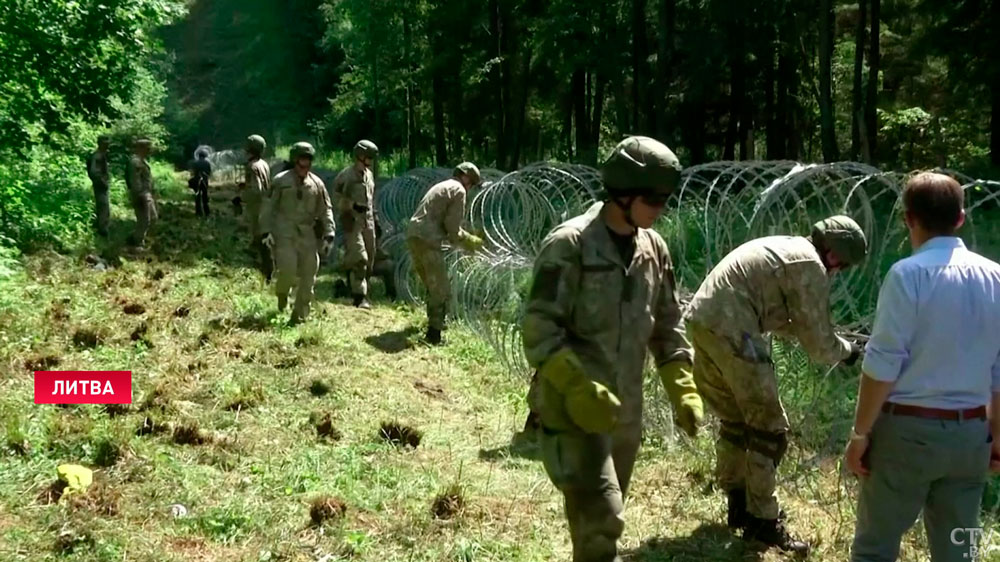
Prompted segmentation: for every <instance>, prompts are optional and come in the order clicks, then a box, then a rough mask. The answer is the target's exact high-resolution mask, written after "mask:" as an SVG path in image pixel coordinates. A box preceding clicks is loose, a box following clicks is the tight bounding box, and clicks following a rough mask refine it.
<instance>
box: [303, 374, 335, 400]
mask: <svg viewBox="0 0 1000 562" xmlns="http://www.w3.org/2000/svg"><path fill="white" fill-rule="evenodd" d="M331 390H333V389H332V388H331V387H330V385H329V384H328V383H327V382H326V381H324V380H323V379H313V381H312V384H310V385H309V394H312V395H313V396H315V397H317V398H319V397H321V396H326V395H327V394H330V391H331Z"/></svg>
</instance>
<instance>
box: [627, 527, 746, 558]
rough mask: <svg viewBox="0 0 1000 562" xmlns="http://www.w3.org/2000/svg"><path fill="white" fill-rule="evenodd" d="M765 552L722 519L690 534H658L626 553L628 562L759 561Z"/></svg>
mask: <svg viewBox="0 0 1000 562" xmlns="http://www.w3.org/2000/svg"><path fill="white" fill-rule="evenodd" d="M762 554H763V553H762V552H760V551H757V550H754V549H753V548H751V547H750V546H749V545H748V544H747V543H745V542H743V540H741V539H740V538H739V537H737V536H735V535H733V534H732V533H731V532H730V531H729V529H728V528H727V527H726V526H725V525H723V524H721V523H702V525H701V526H700V527H698V528H697V529H695V530H694V532H692V533H691V534H690V535H687V536H683V537H670V538H665V537H654V538H651V539H649V540H647V541H646V542H644V543H642V544H641V545H640V546H639V548H636V549H634V550H631V551H629V552H627V553H625V556H624V560H626V561H628V562H700V561H703V560H711V561H713V562H716V561H718V562H757V561H759V560H762V559H763V556H762Z"/></svg>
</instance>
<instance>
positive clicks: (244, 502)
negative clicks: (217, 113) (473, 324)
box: [0, 181, 920, 562]
mask: <svg viewBox="0 0 1000 562" xmlns="http://www.w3.org/2000/svg"><path fill="white" fill-rule="evenodd" d="M160 185H164V183H161V184H160ZM188 197H189V196H188V195H187V194H186V193H184V189H183V187H181V182H180V181H176V182H175V183H174V184H173V185H170V186H168V187H167V189H166V194H165V196H164V197H163V199H161V204H160V214H161V217H162V219H161V222H160V223H159V224H157V225H156V226H155V227H154V230H153V232H152V234H151V244H150V249H149V250H148V251H146V252H144V253H130V252H128V251H127V250H125V249H122V248H121V241H122V240H124V238H125V236H126V235H127V232H128V230H129V229H130V228H131V226H132V221H131V220H130V219H129V218H128V216H127V212H126V210H125V209H123V208H121V207H116V209H115V216H114V218H115V219H116V227H115V230H114V232H113V235H112V241H111V242H109V243H94V244H92V245H90V246H92V248H90V250H89V251H83V252H81V253H80V254H79V255H57V254H46V253H41V254H34V255H31V256H28V257H26V258H25V259H24V261H23V269H22V270H21V271H20V272H17V273H15V274H14V275H13V277H10V278H8V279H6V280H5V281H3V280H0V284H3V286H2V287H0V327H2V328H0V368H2V370H0V373H2V375H0V421H2V423H0V431H3V433H0V560H2V561H7V560H99V561H119V560H135V561H146V560H148V561H157V562H161V561H223V560H224V561H227V562H229V561H236V560H240V561H243V560H246V561H273V560H296V561H299V560H301V561H306V560H324V561H330V560H371V561H383V560H426V561H441V560H459V561H471V560H497V561H500V560H503V561H536V560H568V558H569V546H568V535H567V531H566V528H565V524H564V521H563V518H562V507H561V500H560V497H559V495H558V494H557V493H556V491H555V490H554V489H553V488H552V486H551V485H550V484H549V482H548V480H547V478H546V477H545V474H544V470H543V469H542V467H541V465H540V463H539V462H537V461H535V460H532V458H531V457H532V455H531V451H530V449H528V450H525V449H518V448H513V449H512V448H511V436H512V435H513V434H514V433H515V432H516V431H517V430H519V429H520V426H521V423H522V422H523V419H524V415H525V413H526V412H525V406H524V400H523V394H524V390H525V384H524V381H521V380H517V379H515V378H513V377H511V376H510V375H508V374H506V373H505V372H503V370H502V368H501V367H500V364H499V363H498V362H497V361H496V360H495V359H494V357H493V355H492V353H491V351H490V350H489V349H488V348H487V347H486V346H485V344H483V343H482V342H480V341H479V340H477V339H475V338H474V337H473V336H472V335H471V334H470V333H469V332H466V331H464V330H463V329H462V328H461V327H460V326H453V327H452V329H451V330H449V331H448V332H447V333H446V337H447V339H448V340H449V345H448V346H446V347H442V348H429V347H426V346H424V345H423V344H421V343H420V336H421V333H422V318H421V314H420V313H419V311H416V310H414V309H413V308H410V307H407V306H401V305H393V304H391V303H388V302H385V301H384V300H377V301H376V307H375V309H374V310H373V311H371V312H363V311H359V310H356V309H354V308H352V307H350V306H348V305H347V303H345V302H342V301H336V300H333V299H332V298H331V296H330V295H331V293H332V286H331V280H330V278H329V276H328V275H326V274H324V275H323V276H322V277H321V280H320V283H319V286H318V291H317V293H318V302H317V303H316V305H315V307H314V314H313V317H312V319H311V320H310V321H309V322H307V323H305V324H303V325H301V326H298V327H294V328H290V327H287V326H285V325H284V322H283V318H281V317H279V316H278V315H277V311H276V306H275V300H274V298H273V297H272V296H270V295H269V294H268V292H267V287H266V286H265V285H264V284H263V282H262V280H261V279H260V276H259V275H258V274H257V273H256V272H255V271H254V270H253V269H252V267H251V258H250V255H249V253H247V252H246V251H245V250H244V248H245V247H246V243H245V240H244V238H243V235H242V231H241V230H240V226H239V223H238V221H237V220H236V219H235V218H234V217H233V216H232V214H231V212H230V210H229V209H228V208H227V205H226V203H225V202H226V201H228V198H229V194H228V193H227V192H226V191H225V190H215V191H214V193H213V198H214V204H215V209H216V211H221V213H220V214H216V215H215V216H214V217H213V218H211V219H209V220H207V221H200V220H198V219H197V218H196V217H195V216H194V209H193V204H192V202H191V201H189V200H188ZM83 246H88V244H83ZM87 254H93V255H95V256H97V257H100V258H101V259H102V260H107V262H108V263H110V264H111V265H112V267H110V268H108V269H106V270H103V271H101V270H99V269H95V266H94V265H93V263H92V262H93V261H95V260H94V259H93V258H90V259H88V258H87ZM98 267H100V266H98ZM380 290H381V289H380V288H377V289H376V296H378V293H379V291H380ZM137 305H138V306H137ZM39 368H49V369H67V370H76V369H81V370H82V369H130V370H132V372H133V387H134V403H133V404H132V406H131V407H129V408H127V409H104V408H101V407H96V406H79V407H68V408H61V407H56V406H35V405H33V403H32V378H31V371H32V370H34V369H39ZM383 423H399V424H403V425H407V426H412V427H413V428H415V429H416V430H417V431H419V432H420V433H421V436H422V439H421V440H420V442H419V446H417V447H416V448H413V447H405V446H404V447H400V446H396V445H393V444H391V443H388V442H386V441H385V440H384V439H382V438H381V436H380V428H381V426H382V424H383ZM711 451H712V446H711V439H710V437H709V436H708V431H706V432H704V433H703V435H702V436H701V437H699V439H698V440H696V441H694V442H688V441H684V442H680V441H674V440H672V439H668V438H665V437H664V436H660V435H650V436H648V438H647V442H646V444H645V446H644V449H643V451H642V453H641V455H640V458H639V464H638V469H637V474H636V477H635V479H634V489H633V491H632V492H631V494H630V498H629V502H628V506H627V514H626V517H627V528H626V533H625V537H624V539H623V545H624V547H625V548H626V550H627V552H628V558H627V559H629V560H635V561H650V562H652V561H671V560H676V561H685V560H691V561H694V560H730V561H743V560H778V559H780V558H781V557H780V556H779V555H778V554H776V553H774V552H766V553H760V552H757V551H755V550H753V549H752V548H749V547H747V546H745V545H744V544H743V543H742V542H741V541H739V540H736V539H734V538H732V537H731V536H730V535H729V534H728V533H727V532H726V530H725V528H724V527H723V526H721V525H720V522H721V521H723V520H724V519H723V517H724V514H723V499H722V497H721V495H720V494H719V493H718V492H715V491H713V490H712V489H711V485H710V483H709V482H710V471H711V466H712V462H713V459H712V453H711ZM799 456H802V455H801V452H800V453H799ZM65 462H77V463H82V464H85V465H87V466H90V467H93V468H95V469H96V470H97V480H96V483H95V485H94V486H93V487H92V488H91V490H90V492H88V494H87V495H86V496H84V497H82V498H78V499H76V500H74V501H66V500H64V501H62V502H52V501H51V496H50V495H49V494H47V493H46V490H47V489H48V488H49V487H50V485H51V484H52V482H53V480H54V479H55V468H56V466H57V465H58V464H60V463H65ZM797 466H801V463H797ZM813 466H814V468H813V470H811V471H808V472H806V473H796V474H794V475H787V478H785V479H784V483H785V484H787V485H785V486H784V487H783V489H782V490H781V493H782V497H783V500H784V503H785V505H786V508H787V509H788V510H789V512H790V513H791V514H792V515H793V517H794V519H793V521H792V527H793V529H794V530H795V531H796V532H797V533H799V534H800V535H802V536H804V537H807V538H809V539H810V540H813V541H814V543H815V545H816V550H815V553H814V554H813V556H812V559H813V560H821V561H826V560H830V561H832V560H843V559H844V558H845V557H846V552H847V548H848V544H849V539H850V536H851V533H852V531H853V508H852V507H851V505H852V500H851V499H850V491H851V489H852V485H851V481H850V480H849V479H847V480H843V481H842V479H841V477H840V476H839V473H838V469H837V463H836V458H833V457H826V458H817V459H814V465H813ZM447 494H451V495H453V496H455V497H451V498H446V499H445V501H438V502H435V499H436V498H437V497H438V496H440V495H447ZM317 498H321V499H323V500H324V501H321V502H320V503H321V504H322V505H319V506H317V509H313V504H314V502H315V500H316V499H317ZM435 503H437V505H435ZM175 504H179V505H181V506H183V511H184V512H186V513H185V514H184V515H182V516H177V515H178V510H180V509H181V508H176V507H173V508H172V506H174V505H175ZM341 506H344V507H345V508H346V509H343V511H342V510H341ZM172 510H173V511H172ZM314 510H315V511H317V513H316V515H317V516H319V515H324V514H325V515H328V516H329V517H327V518H326V519H325V520H324V521H322V523H321V524H316V523H314V521H313V520H312V517H311V511H314ZM324 511H325V513H319V512H324ZM435 512H436V513H435ZM919 542H920V539H919V537H914V538H913V539H912V540H910V541H909V542H908V544H907V546H906V550H905V553H904V556H905V558H904V559H906V560H916V559H918V556H917V550H915V549H914V545H915V544H919Z"/></svg>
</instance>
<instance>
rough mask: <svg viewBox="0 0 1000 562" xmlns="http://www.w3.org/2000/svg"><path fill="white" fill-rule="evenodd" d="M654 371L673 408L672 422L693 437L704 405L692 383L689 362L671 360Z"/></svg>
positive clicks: (696, 431) (692, 378)
mask: <svg viewBox="0 0 1000 562" xmlns="http://www.w3.org/2000/svg"><path fill="white" fill-rule="evenodd" d="M656 372H657V374H659V375H660V380H661V381H663V388H665V389H666V390H667V396H668V397H669V398H670V405H671V406H672V407H673V409H674V423H676V424H677V427H679V428H681V429H682V430H684V433H687V434H688V436H689V437H694V436H695V435H697V433H698V424H699V423H701V419H702V417H703V416H704V406H702V403H701V396H698V388H697V387H696V386H695V384H694V375H693V374H692V373H691V364H690V363H688V362H687V361H671V362H670V363H666V364H664V365H663V366H661V367H660V368H659V369H657V371H656Z"/></svg>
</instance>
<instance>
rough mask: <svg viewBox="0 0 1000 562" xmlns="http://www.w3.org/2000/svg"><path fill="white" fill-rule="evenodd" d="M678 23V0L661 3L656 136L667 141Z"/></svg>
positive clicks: (666, 0)
mask: <svg viewBox="0 0 1000 562" xmlns="http://www.w3.org/2000/svg"><path fill="white" fill-rule="evenodd" d="M676 23H677V0H663V1H662V2H661V3H660V33H659V48H658V50H657V53H656V69H657V73H656V78H657V87H656V122H655V125H656V136H657V138H658V139H659V140H661V141H663V142H667V141H668V140H669V139H670V121H669V117H668V115H669V101H668V99H669V94H670V82H671V80H672V78H673V73H672V72H671V70H672V66H671V65H672V64H673V55H674V28H675V26H676Z"/></svg>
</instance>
